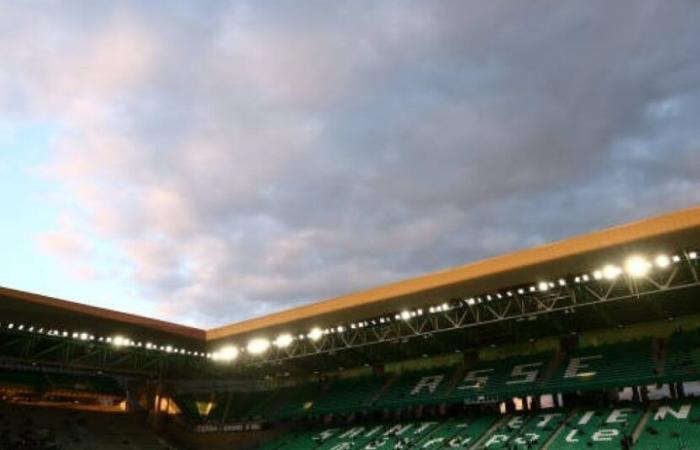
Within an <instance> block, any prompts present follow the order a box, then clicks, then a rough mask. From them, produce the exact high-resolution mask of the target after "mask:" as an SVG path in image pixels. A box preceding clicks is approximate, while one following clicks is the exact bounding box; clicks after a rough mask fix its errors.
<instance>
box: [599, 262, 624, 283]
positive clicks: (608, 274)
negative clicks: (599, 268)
mask: <svg viewBox="0 0 700 450" xmlns="http://www.w3.org/2000/svg"><path fill="white" fill-rule="evenodd" d="M621 273H622V269H620V268H619V267H617V266H616V265H613V264H608V265H606V266H605V267H603V276H604V277H605V279H606V280H614V279H615V278H617V277H619V276H620V274H621Z"/></svg>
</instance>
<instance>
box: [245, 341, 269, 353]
mask: <svg viewBox="0 0 700 450" xmlns="http://www.w3.org/2000/svg"><path fill="white" fill-rule="evenodd" d="M268 348H270V341H268V340H267V339H265V338H255V339H251V340H250V342H248V347H247V349H248V353H250V354H253V355H259V354H261V353H265V352H266V351H267V349H268Z"/></svg>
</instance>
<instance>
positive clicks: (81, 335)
mask: <svg viewBox="0 0 700 450" xmlns="http://www.w3.org/2000/svg"><path fill="white" fill-rule="evenodd" d="M78 337H80V340H81V341H87V340H88V339H90V336H89V335H88V334H87V333H80V334H79V335H78Z"/></svg>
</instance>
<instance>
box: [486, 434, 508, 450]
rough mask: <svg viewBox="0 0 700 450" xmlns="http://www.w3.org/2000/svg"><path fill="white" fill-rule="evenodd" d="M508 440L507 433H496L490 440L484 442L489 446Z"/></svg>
mask: <svg viewBox="0 0 700 450" xmlns="http://www.w3.org/2000/svg"><path fill="white" fill-rule="evenodd" d="M507 440H508V436H507V435H505V434H494V435H493V436H491V437H490V438H489V440H488V441H486V443H485V444H484V448H489V447H491V446H492V445H494V444H502V443H504V442H505V441H507Z"/></svg>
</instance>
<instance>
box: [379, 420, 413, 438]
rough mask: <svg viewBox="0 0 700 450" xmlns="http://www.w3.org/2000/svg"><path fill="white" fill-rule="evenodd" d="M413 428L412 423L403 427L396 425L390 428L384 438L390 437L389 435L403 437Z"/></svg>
mask: <svg viewBox="0 0 700 450" xmlns="http://www.w3.org/2000/svg"><path fill="white" fill-rule="evenodd" d="M412 426H413V424H412V423H409V424H408V425H402V424H400V423H399V424H396V425H394V426H393V427H391V428H389V429H388V430H386V431H385V432H384V436H389V435H396V436H401V435H402V434H404V433H405V432H406V430H408V429H409V428H411V427H412Z"/></svg>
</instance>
